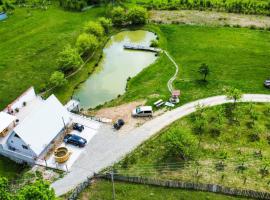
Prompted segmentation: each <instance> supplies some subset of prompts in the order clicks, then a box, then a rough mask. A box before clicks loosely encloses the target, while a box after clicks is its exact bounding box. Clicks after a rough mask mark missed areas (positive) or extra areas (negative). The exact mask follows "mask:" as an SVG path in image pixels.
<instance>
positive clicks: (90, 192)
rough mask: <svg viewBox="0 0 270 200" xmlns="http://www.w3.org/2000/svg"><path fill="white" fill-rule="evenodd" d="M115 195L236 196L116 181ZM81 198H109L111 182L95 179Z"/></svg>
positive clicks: (159, 198) (139, 198) (138, 198)
mask: <svg viewBox="0 0 270 200" xmlns="http://www.w3.org/2000/svg"><path fill="white" fill-rule="evenodd" d="M115 197H116V199H118V200H126V199H129V200H148V199H149V200H150V199H155V200H164V199H166V200H175V199H179V200H193V199H194V200H195V199H196V200H207V199H215V200H236V199H242V198H237V197H230V196H224V195H220V194H213V193H208V192H197V191H188V190H180V189H168V188H162V187H153V186H147V185H137V184H129V183H122V182H116V183H115ZM80 199H83V200H88V199H89V200H90V199H91V200H98V199H102V200H109V199H112V183H111V182H110V181H105V180H104V181H97V182H95V183H94V184H93V185H92V186H90V187H88V188H87V189H86V190H85V191H84V192H83V193H82V194H81V196H80Z"/></svg>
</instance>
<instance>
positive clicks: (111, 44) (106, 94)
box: [74, 30, 156, 108]
mask: <svg viewBox="0 0 270 200" xmlns="http://www.w3.org/2000/svg"><path fill="white" fill-rule="evenodd" d="M155 38H156V36H155V34H154V33H152V32H148V31H143V30H138V31H124V32H120V33H118V34H116V35H114V36H112V37H111V39H110V40H109V41H108V43H107V44H106V46H105V48H104V50H103V57H102V59H101V61H100V63H99V66H98V67H97V68H96V70H95V72H94V73H93V74H91V75H90V76H89V78H88V79H87V80H86V81H85V82H84V83H82V84H81V85H80V86H79V87H78V89H77V90H75V92H74V96H75V97H76V98H78V99H79V100H80V103H81V106H82V107H83V108H94V107H96V106H98V105H100V104H103V103H105V102H107V101H110V100H112V99H114V98H116V97H117V96H118V95H119V94H123V93H124V92H125V88H126V84H127V78H128V77H133V76H135V75H137V74H138V73H139V72H140V71H141V70H142V69H144V68H145V67H147V66H149V65H150V64H152V63H153V62H154V61H155V60H156V56H155V54H154V53H151V52H145V51H134V50H124V48H123V45H124V44H130V43H132V44H139V45H148V46H149V45H150V42H151V40H153V39H155Z"/></svg>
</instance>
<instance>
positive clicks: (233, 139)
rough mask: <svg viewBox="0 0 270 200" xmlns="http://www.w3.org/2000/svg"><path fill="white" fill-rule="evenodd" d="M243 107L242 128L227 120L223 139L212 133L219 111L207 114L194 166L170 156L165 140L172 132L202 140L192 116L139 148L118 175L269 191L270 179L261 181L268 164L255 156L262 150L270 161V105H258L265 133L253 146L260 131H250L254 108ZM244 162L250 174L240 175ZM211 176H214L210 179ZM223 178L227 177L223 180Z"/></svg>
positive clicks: (123, 164)
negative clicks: (219, 164)
mask: <svg viewBox="0 0 270 200" xmlns="http://www.w3.org/2000/svg"><path fill="white" fill-rule="evenodd" d="M239 106H240V108H241V109H239V110H240V111H241V112H238V113H242V115H240V116H239V119H240V126H238V125H236V124H233V125H232V124H229V123H228V120H227V119H226V117H224V120H223V123H222V126H221V128H220V130H221V134H220V136H213V135H212V134H211V129H212V128H213V127H215V125H216V124H217V122H215V121H213V120H215V119H216V116H217V112H218V111H217V110H216V108H217V107H213V108H208V109H207V110H206V116H207V123H208V124H207V126H206V128H205V132H204V133H203V134H202V137H201V143H200V145H198V150H197V151H196V155H195V158H194V160H193V161H192V162H191V163H190V164H188V163H187V162H185V161H184V160H182V159H180V158H176V157H172V156H170V154H169V152H168V151H167V150H168V149H167V147H166V145H165V142H166V137H165V136H166V134H168V133H169V132H170V130H171V129H173V128H176V129H178V130H179V134H181V131H182V130H187V131H188V132H190V133H191V134H193V135H194V136H196V137H197V138H198V140H199V136H198V135H196V134H195V133H194V125H193V124H194V118H192V115H189V116H187V117H185V118H183V119H180V120H178V121H176V122H175V123H173V124H171V125H170V126H169V127H167V128H165V129H164V130H163V131H161V132H160V134H157V135H156V136H154V137H153V138H152V139H150V140H148V141H147V142H145V143H144V144H143V145H141V146H140V147H138V148H137V149H136V150H135V151H134V152H133V153H131V154H130V155H129V156H127V157H126V158H125V159H124V160H123V161H121V162H120V163H119V164H117V165H116V168H117V169H118V172H119V173H124V174H126V173H127V174H129V175H142V176H154V177H157V178H161V179H162V178H163V179H180V180H186V181H192V182H196V181H199V182H203V183H217V184H221V185H226V186H229V187H241V188H249V189H255V190H262V191H263V190H266V191H268V187H269V185H268V181H269V178H270V176H266V177H264V178H261V175H260V173H259V170H260V169H261V168H262V167H263V166H264V162H263V160H262V159H260V158H258V157H255V156H254V152H255V151H258V150H259V149H260V150H261V151H262V155H263V158H269V156H270V151H269V143H268V140H267V136H268V135H269V130H270V124H269V120H268V118H269V114H268V115H266V114H265V111H266V110H267V109H269V106H270V105H268V107H267V104H256V105H254V110H255V111H256V113H258V120H257V122H258V124H259V127H260V129H261V131H260V132H259V133H260V134H259V135H260V140H259V141H256V142H251V141H250V137H249V136H250V134H252V133H255V132H256V130H255V129H252V128H248V127H247V122H250V121H252V120H251V118H250V111H249V108H250V107H249V105H248V104H239ZM220 107H224V106H220ZM223 157H226V159H225V160H224V163H225V164H226V167H225V170H224V171H217V170H216V169H215V164H216V163H217V162H218V161H220V160H221V158H223ZM194 161H195V162H194ZM197 161H198V162H199V163H197ZM242 162H244V163H245V165H246V166H247V170H246V171H244V173H239V172H237V171H236V167H237V166H239V165H240V164H241V163H242ZM197 170H198V172H199V176H198V177H196V176H195V174H196V173H197ZM210 174H211V176H209V175H210ZM222 176H224V178H223V179H222V178H221V177H222ZM244 177H247V182H246V184H243V179H244ZM197 178H198V179H197Z"/></svg>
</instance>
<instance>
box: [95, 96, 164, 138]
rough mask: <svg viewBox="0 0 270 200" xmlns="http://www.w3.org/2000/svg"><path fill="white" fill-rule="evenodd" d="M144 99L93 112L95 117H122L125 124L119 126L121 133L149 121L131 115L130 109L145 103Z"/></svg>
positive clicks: (159, 113)
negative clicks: (121, 126)
mask: <svg viewBox="0 0 270 200" xmlns="http://www.w3.org/2000/svg"><path fill="white" fill-rule="evenodd" d="M145 103H146V101H145V100H141V101H133V102H130V103H126V104H122V105H119V106H115V107H110V108H102V109H100V110H98V111H97V112H95V113H92V114H94V115H95V116H96V117H103V118H109V119H112V121H113V122H114V121H116V120H118V119H123V120H124V121H125V125H124V126H123V128H121V133H126V132H129V131H130V130H132V129H134V128H136V127H139V126H141V125H142V124H144V123H145V122H147V121H149V120H150V119H151V118H148V117H146V118H144V117H143V118H134V117H132V116H131V111H132V110H133V109H135V108H136V107H137V106H141V105H145ZM164 112H165V110H159V111H156V112H155V113H154V117H157V116H159V115H161V114H162V113H164Z"/></svg>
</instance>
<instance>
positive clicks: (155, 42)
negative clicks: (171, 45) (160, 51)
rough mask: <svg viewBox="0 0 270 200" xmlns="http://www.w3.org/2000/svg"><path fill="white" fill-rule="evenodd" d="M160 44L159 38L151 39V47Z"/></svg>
mask: <svg viewBox="0 0 270 200" xmlns="http://www.w3.org/2000/svg"><path fill="white" fill-rule="evenodd" d="M158 46H159V44H158V41H157V40H151V44H150V47H155V48H156V47H158Z"/></svg>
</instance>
